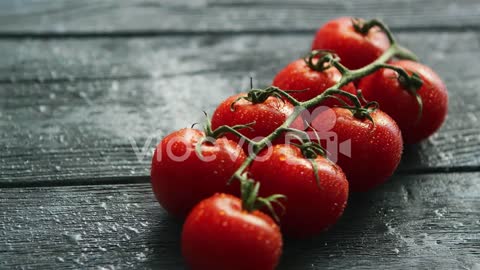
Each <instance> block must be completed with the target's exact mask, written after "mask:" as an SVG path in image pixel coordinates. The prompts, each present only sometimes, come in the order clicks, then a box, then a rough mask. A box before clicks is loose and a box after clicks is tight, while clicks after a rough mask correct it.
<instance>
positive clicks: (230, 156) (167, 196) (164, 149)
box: [151, 128, 246, 217]
mask: <svg viewBox="0 0 480 270" xmlns="http://www.w3.org/2000/svg"><path fill="white" fill-rule="evenodd" d="M204 137H205V134H204V133H203V132H202V131H199V130H196V129H190V128H185V129H181V130H179V131H175V132H173V133H172V134H170V135H168V136H166V137H165V138H164V139H163V140H162V141H161V142H160V143H159V144H158V146H157V148H156V149H155V153H154V155H153V159H152V169H151V182H152V188H153V191H154V193H155V196H156V198H157V200H158V202H159V203H160V204H161V205H162V206H163V207H164V208H165V209H166V210H167V211H168V212H169V213H170V214H172V215H174V216H177V217H185V216H186V215H187V214H188V211H190V210H191V209H192V208H193V207H194V206H195V205H196V204H197V203H198V202H200V201H201V200H203V199H205V198H207V197H209V196H212V195H213V194H215V193H216V192H230V193H233V192H236V193H238V189H239V185H238V183H237V184H236V185H233V184H232V185H231V186H228V187H227V186H226V183H227V181H228V179H230V177H231V176H232V174H233V173H234V172H235V171H236V170H237V169H238V168H239V167H240V165H241V164H242V162H243V161H244V160H245V158H246V155H245V153H244V152H243V150H242V148H241V147H240V146H238V144H237V143H235V142H233V141H230V140H228V139H226V138H219V139H217V140H215V143H214V144H213V143H204V144H202V146H201V153H202V155H203V157H201V156H199V155H197V153H196V152H195V147H196V145H197V142H198V141H199V140H201V139H202V138H204Z"/></svg>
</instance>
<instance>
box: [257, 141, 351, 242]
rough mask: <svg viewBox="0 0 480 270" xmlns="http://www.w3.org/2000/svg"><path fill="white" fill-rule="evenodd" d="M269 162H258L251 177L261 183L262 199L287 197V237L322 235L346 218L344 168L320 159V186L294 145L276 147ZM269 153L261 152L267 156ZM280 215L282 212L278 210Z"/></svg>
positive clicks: (283, 220) (284, 229)
mask: <svg viewBox="0 0 480 270" xmlns="http://www.w3.org/2000/svg"><path fill="white" fill-rule="evenodd" d="M272 150H273V151H272V152H271V155H269V157H268V158H267V159H266V160H265V161H261V160H255V161H254V162H253V163H252V165H251V168H250V169H249V172H250V176H251V177H252V178H253V179H254V180H256V181H258V182H260V196H262V197H266V196H269V195H272V194H283V195H285V196H287V200H286V201H282V202H283V203H284V206H285V208H286V212H285V215H283V216H280V221H281V222H280V224H281V229H282V232H283V233H284V235H285V236H287V237H292V238H305V237H308V236H313V235H315V234H318V233H320V232H322V231H324V230H326V229H328V228H329V227H330V226H332V225H333V224H335V222H336V221H337V220H338V219H339V217H340V216H341V215H342V213H343V210H344V208H345V206H346V204H347V199H348V181H347V180H346V178H345V175H344V174H343V172H342V170H341V169H340V167H338V166H337V165H335V164H334V163H332V162H331V161H329V160H328V159H326V158H324V157H321V156H319V157H317V158H316V159H315V162H316V164H317V167H318V172H319V174H318V175H319V180H320V187H318V185H317V182H316V179H315V174H314V171H313V169H312V164H311V163H310V161H309V160H307V159H305V158H304V157H303V156H302V154H301V151H300V150H299V149H298V148H297V147H296V146H293V145H286V144H279V145H274V146H273V149H272ZM268 152H269V150H268V149H266V150H264V151H263V152H261V153H260V156H261V157H267V156H268ZM276 212H277V213H281V212H282V209H280V208H277V211H276Z"/></svg>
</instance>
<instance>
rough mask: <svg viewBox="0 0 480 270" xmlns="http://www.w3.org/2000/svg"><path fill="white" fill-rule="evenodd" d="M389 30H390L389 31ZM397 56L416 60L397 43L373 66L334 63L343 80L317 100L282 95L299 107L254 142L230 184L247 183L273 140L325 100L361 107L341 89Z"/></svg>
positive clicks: (317, 97)
mask: <svg viewBox="0 0 480 270" xmlns="http://www.w3.org/2000/svg"><path fill="white" fill-rule="evenodd" d="M387 30H388V29H387ZM393 41H394V40H393ZM396 56H402V57H409V58H416V57H415V56H414V55H413V54H412V53H410V52H409V51H407V50H405V49H403V48H402V47H400V46H398V45H397V44H396V43H393V44H392V45H391V46H390V48H388V49H387V50H386V51H385V52H384V53H383V54H382V55H381V56H380V57H379V58H378V59H377V60H375V61H374V62H372V63H371V64H369V65H367V66H365V67H362V68H359V69H355V70H349V69H347V68H346V67H344V66H341V64H339V63H338V61H333V62H332V64H333V65H334V66H335V67H336V68H337V69H338V68H339V67H340V70H342V78H341V80H340V81H339V82H338V83H336V84H335V85H333V86H331V87H330V88H328V89H327V90H325V91H324V92H323V93H322V94H320V95H318V96H316V97H315V98H312V99H310V100H308V101H305V102H298V101H296V100H295V99H294V98H293V97H291V96H289V95H288V94H287V95H288V96H286V95H285V93H280V94H281V95H283V96H284V97H287V99H288V100H290V101H292V100H293V101H294V104H295V105H297V106H296V107H295V109H294V111H293V113H292V114H291V115H290V116H289V117H288V118H287V119H286V120H285V122H284V123H283V124H282V125H280V126H279V127H278V128H277V129H276V130H275V131H273V132H272V133H271V134H270V135H268V136H267V137H265V138H263V139H262V140H260V141H257V142H254V143H253V152H252V153H250V155H249V156H248V157H247V159H246V160H245V161H244V162H243V163H242V165H241V166H240V167H239V168H238V169H237V171H236V172H235V173H234V174H233V175H232V178H231V179H230V180H229V182H228V183H230V182H231V181H232V180H233V179H238V180H240V181H246V180H247V176H246V175H245V174H244V172H245V170H246V169H247V168H248V167H249V166H250V164H251V163H252V162H253V160H255V158H256V157H257V155H258V153H260V151H262V150H263V149H264V148H265V147H266V146H268V145H269V144H271V142H272V141H273V140H275V139H276V138H278V137H279V136H280V135H281V134H282V133H284V132H285V130H286V129H288V128H289V127H290V125H291V124H292V123H293V122H294V121H295V119H297V117H299V116H300V115H301V113H302V112H303V111H304V110H306V109H309V108H312V107H315V106H317V105H319V104H320V103H322V102H323V101H324V100H325V99H327V98H330V97H331V96H332V95H335V94H337V95H343V96H346V97H347V98H349V99H350V100H352V102H353V103H354V104H355V106H361V103H360V101H359V100H358V98H357V96H355V95H353V94H351V93H348V92H345V91H343V90H340V88H341V87H343V86H345V85H347V84H348V83H350V82H353V81H355V80H358V79H360V78H362V77H365V76H367V75H369V74H371V73H373V72H375V71H377V70H378V69H380V68H382V67H384V66H385V63H386V62H387V61H388V60H389V59H391V58H392V57H396Z"/></svg>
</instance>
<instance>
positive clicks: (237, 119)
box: [212, 93, 301, 150]
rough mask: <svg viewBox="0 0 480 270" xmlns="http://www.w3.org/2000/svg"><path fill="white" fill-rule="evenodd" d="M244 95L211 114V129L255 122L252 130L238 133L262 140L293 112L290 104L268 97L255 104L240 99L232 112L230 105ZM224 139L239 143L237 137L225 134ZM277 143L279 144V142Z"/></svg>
mask: <svg viewBox="0 0 480 270" xmlns="http://www.w3.org/2000/svg"><path fill="white" fill-rule="evenodd" d="M246 95H247V94H246V93H241V94H238V95H234V96H231V97H229V98H227V99H226V100H225V101H223V102H222V103H221V104H220V105H219V106H218V107H217V109H216V110H215V112H214V113H213V116H212V128H213V129H216V128H218V127H219V126H222V125H229V126H234V125H244V124H248V123H252V122H255V124H254V125H252V126H251V127H252V129H248V128H244V129H240V130H239V132H240V133H242V134H243V135H245V136H246V137H247V138H250V139H255V138H263V137H266V136H268V135H270V133H272V132H273V131H274V130H275V129H276V128H278V127H279V126H280V125H282V124H283V123H284V122H285V120H287V118H288V116H289V115H291V114H292V112H293V111H294V106H293V105H292V104H290V103H288V102H287V101H283V100H281V99H279V98H276V97H269V98H267V100H265V102H263V103H257V104H253V103H251V102H250V101H247V100H245V99H241V100H238V101H237V102H236V103H235V105H234V109H235V110H234V111H232V110H231V104H232V103H233V102H234V101H235V100H237V99H238V97H242V96H246ZM300 124H301V123H300ZM226 137H227V138H229V139H231V140H234V141H237V142H238V141H239V138H238V137H237V136H235V135H233V134H230V133H228V134H226ZM277 141H278V142H280V141H281V140H277ZM247 146H248V145H247V144H246V143H245V144H243V147H244V149H245V150H247V149H248V147H247Z"/></svg>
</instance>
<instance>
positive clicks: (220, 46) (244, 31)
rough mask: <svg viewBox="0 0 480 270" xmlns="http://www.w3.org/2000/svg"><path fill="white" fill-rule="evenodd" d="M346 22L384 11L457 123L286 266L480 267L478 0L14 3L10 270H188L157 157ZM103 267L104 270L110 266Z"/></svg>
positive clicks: (1, 75)
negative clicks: (156, 173) (170, 138)
mask: <svg viewBox="0 0 480 270" xmlns="http://www.w3.org/2000/svg"><path fill="white" fill-rule="evenodd" d="M340 15H352V16H362V17H367V18H371V17H379V18H382V19H384V20H385V21H386V22H387V23H388V24H389V25H390V26H391V27H392V28H393V29H394V32H395V33H396V34H397V36H398V39H399V40H400V42H401V43H402V44H404V45H405V46H407V47H409V48H411V49H412V50H413V51H415V52H416V53H417V55H418V56H419V57H420V58H421V60H422V61H423V62H425V63H426V64H427V65H429V66H431V67H433V68H434V69H435V70H436V71H437V72H438V73H439V74H440V75H441V76H442V78H443V79H444V80H445V83H446V84H447V87H448V89H449V95H450V105H449V115H448V119H447V121H446V123H445V125H444V126H443V127H442V129H441V130H440V131H439V132H438V133H437V134H435V135H434V136H433V137H432V138H430V139H428V140H426V141H425V142H422V143H421V144H419V145H415V146H409V147H408V148H407V149H406V150H405V155H404V160H403V162H402V164H401V166H400V168H399V170H398V172H397V174H396V175H395V176H394V177H393V178H392V179H391V181H390V182H389V183H387V184H386V185H384V186H382V187H380V188H378V189H377V190H374V191H372V192H370V193H367V194H361V195H355V196H353V197H352V198H351V200H350V202H349V208H348V210H347V212H346V214H345V216H344V217H343V218H342V219H341V221H340V223H339V224H338V225H337V226H336V227H335V228H334V229H333V230H331V231H330V232H328V233H325V234H323V235H321V236H319V237H317V238H314V239H309V240H303V241H291V240H287V241H286V245H285V254H284V256H283V257H282V263H281V265H280V268H281V269H324V268H327V269H330V268H332V269H334V268H338V269H346V268H371V269H382V268H383V269H384V268H387V269H405V268H422V269H425V268H426V269H477V270H478V269H480V175H479V173H478V172H480V125H479V121H478V119H479V118H480V107H479V106H480V92H479V90H478V84H479V83H480V79H479V77H478V70H480V63H479V61H478V59H480V50H479V48H480V31H479V30H480V19H479V18H480V3H479V2H478V1H466V0H462V1H455V2H448V1H445V0H442V1H433V0H428V1H427V0H426V1H414V0H401V1H398V0H396V1H394V0H387V1H373V0H368V1H341V2H340V1H330V0H322V1H313V0H303V1H271V0H262V1H234V2H232V1H221V0H216V1H208V0H198V1H173V0H163V1H140V0H137V1H123V0H122V1H95V0H88V1H81V2H78V1H73V0H70V1H51V0H43V1H26V0H22V1H1V2H0V269H10V268H13V269H16V268H26V269H30V268H31V269H38V268H42V269H51V268H57V269H63V268H93V269H95V268H99V269H104V268H106V269H120V268H121V269H124V268H135V269H144V268H153V269H183V268H184V266H183V262H182V258H181V256H180V254H179V241H178V239H179V234H180V231H181V223H180V222H178V221H174V220H172V219H171V218H169V217H167V215H166V213H165V212H164V211H163V209H161V207H160V206H159V205H158V203H156V202H155V200H154V198H153V196H152V193H151V190H150V186H149V184H148V182H149V177H148V174H149V163H150V158H151V150H152V149H153V147H154V146H155V145H156V143H157V142H158V141H159V140H160V138H161V137H162V136H163V135H165V134H167V133H169V132H171V131H173V130H174V129H177V128H181V127H185V126H189V125H190V124H191V123H193V122H197V121H199V120H200V119H201V118H202V115H203V114H202V113H201V111H202V110H206V111H207V112H212V111H213V110H214V108H215V106H216V104H218V103H219V102H220V101H222V100H223V99H224V98H226V97H227V96H229V95H231V94H233V93H236V92H240V91H244V90H246V89H248V86H249V79H248V77H249V76H252V77H253V78H254V81H255V84H256V85H257V86H265V85H268V84H269V83H270V82H271V79H272V78H273V76H274V74H275V73H276V72H277V71H278V70H279V69H280V68H282V67H283V66H284V65H286V64H287V63H288V62H290V61H292V60H294V59H296V58H298V57H300V56H301V55H302V54H304V53H305V52H306V51H308V48H309V45H310V42H311V40H312V38H313V34H314V32H315V29H316V28H318V27H319V26H320V25H321V24H322V23H324V22H325V21H327V20H328V19H331V18H333V17H337V16H340ZM101 267H104V268H101Z"/></svg>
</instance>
